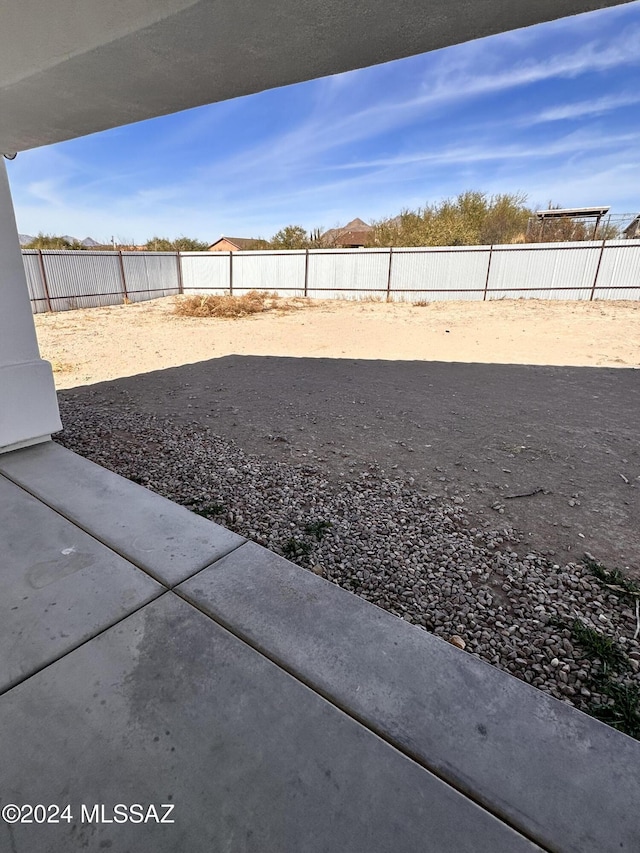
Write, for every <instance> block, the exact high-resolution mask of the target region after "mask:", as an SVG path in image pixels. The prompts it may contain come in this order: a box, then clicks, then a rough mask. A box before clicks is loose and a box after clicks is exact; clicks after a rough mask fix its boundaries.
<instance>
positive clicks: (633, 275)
mask: <svg viewBox="0 0 640 853" xmlns="http://www.w3.org/2000/svg"><path fill="white" fill-rule="evenodd" d="M593 298H594V299H640V240H608V241H607V242H606V243H605V246H604V250H603V252H602V260H601V262H600V268H599V269H598V281H597V284H596V288H595V291H594V294H593Z"/></svg>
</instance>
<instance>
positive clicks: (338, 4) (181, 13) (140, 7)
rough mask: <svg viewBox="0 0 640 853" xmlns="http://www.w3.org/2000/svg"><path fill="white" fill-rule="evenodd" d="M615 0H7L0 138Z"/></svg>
mask: <svg viewBox="0 0 640 853" xmlns="http://www.w3.org/2000/svg"><path fill="white" fill-rule="evenodd" d="M618 2H619V0H537V2H535V3H532V2H531V0H509V2H505V0H482V1H480V0H402V2H396V3H389V2H388V0H360V2H358V3H345V2H344V0H260V2H258V0H110V2H105V0H48V2H44V0H5V2H4V3H2V4H1V5H0V152H2V153H7V154H10V153H13V152H16V151H21V150H24V149H28V148H34V147H37V146H40V145H46V144H49V143H52V142H59V141H62V140H64V139H71V138H74V137H78V136H83V135H86V134H89V133H94V132H96V131H100V130H105V129H107V128H111V127H117V126H119V125H123V124H128V123H130V122H135V121H140V120H142V119H147V118H151V117H152V116H158V115H164V114H168V113H172V112H177V111H179V110H183V109H187V108H189V107H195V106H199V105H201V104H206V103H212V102H214V101H221V100H226V99H228V98H234V97H237V96H239V95H246V94H249V93H252V92H258V91H262V90H264V89H270V88H273V87H276V86H283V85H286V84H289V83H295V82H299V81H302V80H308V79H311V78H315V77H321V76H325V75H329V74H335V73H338V72H342V71H347V70H350V69H354V68H361V67H364V66H368V65H373V64H376V63H381V62H387V61H389V60H393V59H398V58H400V57H405V56H410V55H413V54H417V53H422V52H425V51H429V50H434V49H436V48H441V47H445V46H447V45H450V44H454V43H459V42H463V41H468V40H470V39H475V38H479V37H482V36H487V35H491V34H493V33H497V32H502V31H505V30H511V29H516V28H519V27H525V26H529V25H532V24H537V23H540V22H542V21H547V20H551V19H555V18H560V17H564V16H566V15H572V14H577V13H580V12H586V11H590V10H593V9H597V8H601V7H604V6H613V5H618Z"/></svg>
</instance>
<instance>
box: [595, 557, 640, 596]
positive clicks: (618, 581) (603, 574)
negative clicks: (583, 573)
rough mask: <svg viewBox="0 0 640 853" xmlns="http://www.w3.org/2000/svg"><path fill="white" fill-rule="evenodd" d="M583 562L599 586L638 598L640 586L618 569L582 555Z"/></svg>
mask: <svg viewBox="0 0 640 853" xmlns="http://www.w3.org/2000/svg"><path fill="white" fill-rule="evenodd" d="M583 562H584V565H585V566H586V567H587V569H589V571H590V572H591V573H592V574H593V575H595V577H596V580H597V581H598V582H599V583H600V584H601V586H603V587H606V589H610V590H611V591H612V592H617V593H620V594H622V595H626V596H627V597H629V598H632V599H634V600H635V599H637V598H640V586H638V584H637V583H634V582H633V581H632V580H629V578H627V577H625V576H624V575H623V574H622V572H621V571H620V569H607V568H605V566H603V565H602V563H598V562H597V561H596V560H592V559H591V558H590V557H584V559H583Z"/></svg>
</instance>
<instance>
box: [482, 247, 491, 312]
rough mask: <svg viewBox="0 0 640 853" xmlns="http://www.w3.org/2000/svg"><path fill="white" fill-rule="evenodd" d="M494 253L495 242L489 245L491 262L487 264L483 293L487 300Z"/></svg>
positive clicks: (484, 298)
mask: <svg viewBox="0 0 640 853" xmlns="http://www.w3.org/2000/svg"><path fill="white" fill-rule="evenodd" d="M492 255H493V243H492V244H491V245H490V246H489V263H488V264H487V277H486V278H485V280H484V292H483V294H482V301H483V302H486V301H487V288H488V287H489V273H490V272H491V257H492Z"/></svg>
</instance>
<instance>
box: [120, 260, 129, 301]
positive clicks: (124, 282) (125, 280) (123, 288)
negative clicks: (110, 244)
mask: <svg viewBox="0 0 640 853" xmlns="http://www.w3.org/2000/svg"><path fill="white" fill-rule="evenodd" d="M118 260H119V261H120V277H121V278H122V292H123V293H124V300H123V301H124V302H125V303H126V302H128V301H129V294H128V293H127V278H126V276H125V274H124V260H123V258H122V249H119V250H118Z"/></svg>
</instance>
